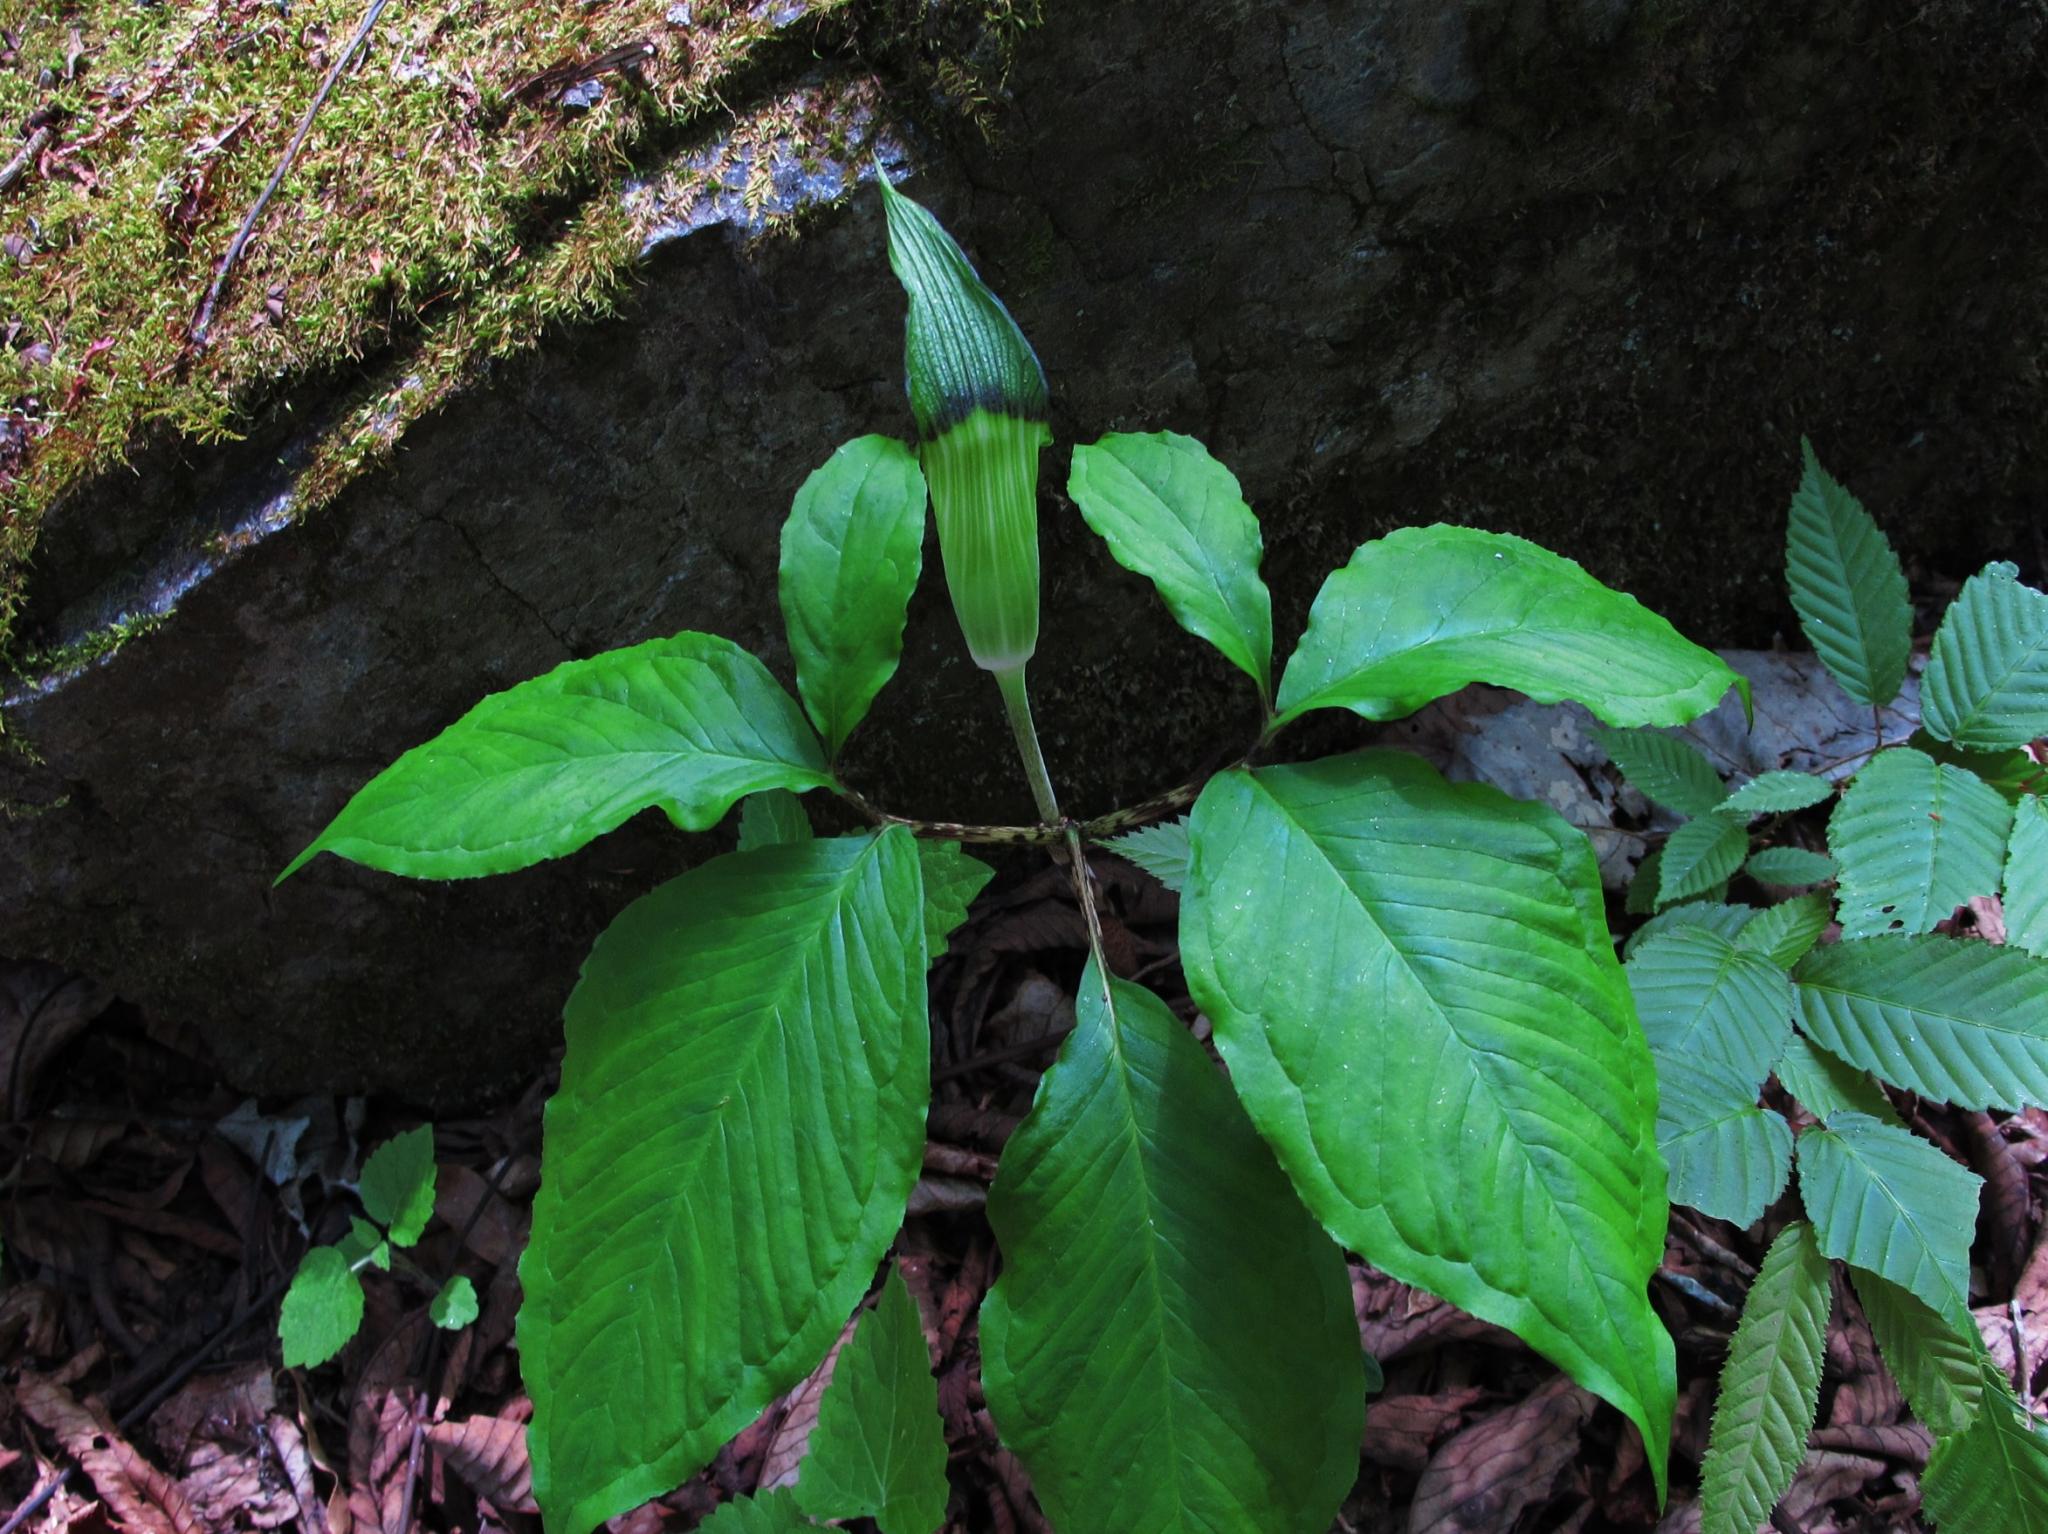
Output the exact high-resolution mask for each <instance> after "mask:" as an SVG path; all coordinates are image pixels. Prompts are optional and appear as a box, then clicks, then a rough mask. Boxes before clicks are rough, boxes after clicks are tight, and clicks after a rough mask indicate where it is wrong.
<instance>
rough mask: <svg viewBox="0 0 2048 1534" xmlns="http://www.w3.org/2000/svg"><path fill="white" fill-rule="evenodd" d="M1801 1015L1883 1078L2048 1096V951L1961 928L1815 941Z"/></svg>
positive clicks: (1991, 1098)
mask: <svg viewBox="0 0 2048 1534" xmlns="http://www.w3.org/2000/svg"><path fill="white" fill-rule="evenodd" d="M1792 978H1793V981H1794V982H1795V987H1796V991H1797V998H1798V1005H1799V1026H1800V1027H1801V1029H1803V1030H1804V1031H1805V1032H1806V1033H1807V1034H1808V1035H1809V1036H1810V1037H1811V1038H1812V1039H1813V1041H1814V1042H1815V1043H1816V1044H1818V1045H1820V1046H1821V1047H1822V1048H1823V1049H1826V1050H1829V1051H1831V1052H1833V1053H1834V1054H1837V1055H1840V1056H1841V1057H1842V1058H1843V1059H1844V1060H1847V1061H1848V1062H1849V1063H1850V1064H1851V1065H1854V1066H1858V1067H1860V1068H1861V1069H1863V1070H1866V1071H1869V1072H1871V1073H1872V1074H1874V1075H1875V1076H1877V1077H1878V1079H1880V1080H1882V1081H1887V1082H1889V1083H1891V1084H1892V1085H1893V1086H1895V1087H1904V1088H1905V1089H1906V1090H1907V1091H1909V1092H1918V1093H1920V1094H1921V1095H1922V1096H1923V1097H1932V1098H1938V1099H1939V1100H1941V1101H1942V1102H1947V1103H1954V1104H1955V1105H1956V1106H1957V1107H1962V1108H2005V1109H2009V1110H2014V1111H2017V1110H2018V1109H2020V1108H2025V1107H2038V1106H2042V1105H2048V960H2043V959H2037V958H2033V957H2032V956H2030V955H2028V954H2024V953H2021V952H2020V951H2019V950H2018V949H2015V948H1999V947H1995V946H1993V945H1992V944H1990V943H1980V942H1968V941H1963V940H1960V939H1956V938H1948V937H1939V936H1934V935H1926V936H1921V937H1874V938H1864V939H1862V940H1860V941H1858V942H1853V943H1831V944H1829V945H1827V946H1826V947H1824V948H1816V949H1815V950H1814V951H1813V952H1812V953H1810V954H1808V955H1807V956H1806V957H1805V958H1804V959H1802V960H1801V961H1800V963H1799V967H1798V968H1797V969H1796V970H1795V971H1793V976H1792Z"/></svg>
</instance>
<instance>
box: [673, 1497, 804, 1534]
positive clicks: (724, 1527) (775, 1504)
mask: <svg viewBox="0 0 2048 1534" xmlns="http://www.w3.org/2000/svg"><path fill="white" fill-rule="evenodd" d="M816 1527H817V1525H816V1524H814V1523H812V1522H811V1521H810V1519H808V1518H806V1517H805V1516H804V1515H803V1514H802V1512H800V1511H799V1510H798V1508H797V1505H796V1494H795V1493H794V1492H793V1491H792V1490H791V1489H790V1488H789V1487H787V1486H783V1487H778V1488H777V1489H775V1490H774V1491H764V1492H762V1493H761V1494H760V1495H759V1496H754V1497H735V1498H733V1500H732V1501H730V1502H721V1503H719V1504H718V1506H717V1507H716V1508H714V1509H713V1510H712V1513H711V1516H710V1517H709V1518H706V1519H705V1520H704V1521H703V1522H702V1523H700V1524H698V1525H697V1534H797V1531H798V1530H801V1529H815V1528H816Z"/></svg>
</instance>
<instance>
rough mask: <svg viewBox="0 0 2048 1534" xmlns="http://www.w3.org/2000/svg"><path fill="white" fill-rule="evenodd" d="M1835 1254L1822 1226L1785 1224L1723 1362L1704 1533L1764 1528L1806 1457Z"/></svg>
mask: <svg viewBox="0 0 2048 1534" xmlns="http://www.w3.org/2000/svg"><path fill="white" fill-rule="evenodd" d="M1829 1299H1830V1292H1829V1287H1828V1262H1827V1259H1826V1258H1825V1257H1823V1256H1822V1255H1821V1253H1820V1248H1819V1247H1818V1246H1817V1245H1815V1244H1814V1237H1813V1227H1812V1226H1810V1225H1808V1224H1806V1223H1805V1221H1803V1220H1795V1221H1793V1222H1792V1223H1791V1224H1790V1225H1787V1226H1786V1227H1785V1228H1784V1229H1783V1230H1782V1231H1780V1232H1779V1233H1778V1239H1777V1240H1775V1241H1773V1242H1772V1243H1771V1249H1770V1251H1769V1252H1767V1253H1766V1254H1765V1256H1764V1264H1763V1267H1762V1268H1761V1269H1760V1270H1759V1271H1758V1273H1757V1276H1756V1282H1755V1284H1753V1285H1752V1286H1751V1287H1750V1291H1749V1298H1748V1299H1747V1300H1746V1301H1745V1302H1744V1303H1743V1306H1742V1321H1741V1324H1740V1325H1738V1326H1737V1327H1736V1328H1735V1340H1734V1341H1733V1342H1732V1343H1731V1344H1730V1345H1729V1348H1728V1362H1727V1364H1726V1365H1725V1366H1724V1367H1723V1368H1722V1370H1721V1390H1720V1396H1719V1398H1718V1399H1717V1400H1716V1401H1715V1403H1714V1425H1713V1428H1712V1430H1711V1432H1710V1434H1709V1436H1708V1438H1707V1457H1706V1461H1705V1463H1704V1464H1703V1465H1702V1467H1701V1472H1700V1531H1701V1534H1756V1530H1757V1529H1758V1528H1759V1527H1760V1526H1761V1525H1762V1524H1763V1523H1764V1522H1765V1520H1766V1519H1768V1518H1769V1517H1770V1512H1771V1509H1772V1508H1773V1507H1774V1506H1776V1504H1777V1501H1778V1499H1779V1498H1780V1497H1782V1496H1784V1495H1785V1491H1786V1488H1788V1487H1789V1486H1791V1484H1792V1477H1793V1476H1794V1475H1795V1474H1797V1473H1798V1470H1799V1462H1800V1461H1801V1460H1802V1459H1804V1458H1805V1457H1806V1436H1807V1434H1808V1433H1810V1432H1812V1431H1813V1419H1814V1413H1815V1411H1816V1410H1817V1409H1818V1407H1819V1405H1820V1366H1821V1357H1822V1354H1823V1353H1825V1351H1826V1349H1827V1331H1828V1306H1829Z"/></svg>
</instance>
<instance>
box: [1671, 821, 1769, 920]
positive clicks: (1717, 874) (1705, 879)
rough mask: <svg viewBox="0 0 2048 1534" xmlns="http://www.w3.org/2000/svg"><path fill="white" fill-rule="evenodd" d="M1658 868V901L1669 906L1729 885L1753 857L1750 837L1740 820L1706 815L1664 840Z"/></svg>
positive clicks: (1690, 822)
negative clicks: (1733, 877)
mask: <svg viewBox="0 0 2048 1534" xmlns="http://www.w3.org/2000/svg"><path fill="white" fill-rule="evenodd" d="M1663 852H1664V855H1663V857H1662V858H1661V859H1660V860H1659V861H1658V864H1657V900H1658V902H1659V903H1660V904H1663V905H1669V904H1670V903H1671V902H1672V901H1674V900H1683V899H1685V898H1686V896H1688V895H1699V894H1704V893H1705V892H1706V891H1708V890H1710V889H1712V888H1714V886H1715V885H1717V884H1725V883H1726V882H1727V881H1728V880H1729V879H1730V878H1731V877H1732V876H1733V875H1734V873H1735V871H1736V870H1737V869H1739V868H1740V867H1742V860H1743V858H1744V857H1746V856H1747V855H1748V853H1749V833H1748V832H1747V831H1745V830H1744V829H1743V828H1742V822H1741V821H1739V820H1728V819H1723V818H1722V817H1721V816H1719V815H1702V816H1701V817H1700V818H1699V819H1698V820H1688V821H1687V822H1686V823H1685V824H1684V825H1682V826H1680V827H1679V828H1678V829H1677V830H1675V831H1673V832H1672V833H1671V834H1670V835H1669V836H1668V837H1666V838H1665V839H1664V848H1663Z"/></svg>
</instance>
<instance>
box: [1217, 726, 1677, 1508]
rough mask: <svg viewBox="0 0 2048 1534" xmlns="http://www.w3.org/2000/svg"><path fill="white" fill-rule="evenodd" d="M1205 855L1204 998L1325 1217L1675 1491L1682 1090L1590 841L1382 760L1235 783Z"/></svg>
mask: <svg viewBox="0 0 2048 1534" xmlns="http://www.w3.org/2000/svg"><path fill="white" fill-rule="evenodd" d="M1190 839H1191V841H1192V843H1193V847H1194V863H1193V867H1192V870H1191V874H1190V879H1189V884H1188V890H1187V894H1186V895H1185V896H1184V897H1183V901H1182V905H1181V943H1182V955H1183V961H1184V963H1185V965H1186V967H1187V974H1188V983H1189V987H1190V989H1191V990H1192V992H1193V994H1194V996H1195V998H1196V1000H1197V1002H1198V1003H1199V1004H1200V1005H1201V1007H1202V1009H1203V1010H1204V1011H1205V1012H1207V1013H1208V1015H1209V1017H1210V1018H1211V1019H1212V1020H1213V1021H1214V1023H1215V1028H1216V1041H1217V1044H1218V1046H1219V1047H1220V1049H1221V1050H1222V1052H1223V1056H1224V1059H1225V1060H1226V1061H1227V1062H1228V1063H1229V1065H1230V1069H1231V1078H1232V1081H1233V1084H1234V1085H1235V1086H1236V1088H1237V1091H1238V1095H1239V1096H1240V1097H1241V1098H1242V1099H1243V1100H1244V1103H1245V1106H1246V1107H1247V1108H1249V1109H1250V1111H1251V1115H1252V1119H1253V1122H1255V1123H1256V1124H1257V1125H1258V1126H1259V1130H1260V1132H1261V1133H1262V1134H1263V1135H1264V1136H1265V1138H1266V1140H1267V1142H1268V1143H1269V1144H1271V1145H1272V1146H1273V1148H1274V1150H1275V1151H1276V1153H1277V1154H1278V1155H1279V1157H1280V1162H1281V1165H1282V1166H1283V1167H1285V1168H1286V1170H1287V1172H1288V1174H1289V1176H1291V1177H1292V1178H1293V1180H1294V1185H1295V1187H1296V1189H1297V1190H1298V1191H1299V1192H1300V1193H1301V1195H1302V1198H1303V1201H1304V1202H1306V1203H1307V1205H1308V1206H1309V1209H1310V1210H1311V1212H1313V1213H1314V1214H1315V1215H1316V1216H1317V1217H1318V1218H1319V1219H1321V1220H1322V1222H1323V1224H1324V1225H1325V1226H1326V1227H1327V1228H1328V1229H1329V1230H1330V1232H1331V1233H1332V1234H1333V1235H1334V1236H1336V1238H1337V1239H1338V1240H1339V1241H1340V1242H1342V1243H1343V1244H1344V1245H1345V1246H1347V1247H1350V1248H1351V1249H1352V1250H1354V1251H1356V1252H1358V1253H1360V1254H1361V1255H1363V1256H1364V1257H1366V1258H1367V1260H1369V1261H1371V1262H1373V1263H1375V1264H1376V1265H1378V1266H1379V1267H1381V1268H1383V1269H1385V1270H1386V1271H1387V1272H1389V1273H1391V1274H1393V1275H1394V1276H1395V1277H1397V1278H1400V1279H1402V1280H1403V1281H1405V1282H1408V1283H1412V1284H1417V1285H1420V1286H1421V1287H1424V1288H1427V1289H1429V1290H1431V1291H1433V1292H1434V1293H1436V1294H1439V1295H1441V1296H1442V1297H1443V1298H1445V1299H1447V1300H1449V1301H1451V1302H1452V1303H1453V1304H1456V1305H1458V1306H1461V1307H1462V1308H1464V1309H1465V1310H1468V1311H1470V1312H1472V1313H1473V1314H1474V1315H1477V1316H1480V1317H1483V1318H1484V1319H1486V1320H1489V1321H1493V1322H1495V1323H1496V1324H1498V1325H1501V1326H1505V1327H1508V1328H1509V1329H1511V1330H1513V1331H1514V1332H1516V1333H1517V1334H1518V1335H1520V1336H1521V1337H1522V1338H1523V1339H1524V1340H1526V1341H1527V1342H1529V1343H1530V1344H1531V1345H1532V1346H1534V1347H1536V1348H1537V1349H1539V1350H1540V1351H1542V1352H1543V1353H1544V1354H1545V1355H1546V1356H1548V1357H1550V1358H1551V1359H1553V1360H1555V1361H1556V1362H1557V1363H1559V1364H1560V1365H1561V1366H1562V1367H1563V1368H1564V1369H1565V1370H1566V1371H1567V1372H1568V1373H1570V1374H1571V1376H1572V1377H1573V1378H1574V1379H1576V1380H1577V1381H1579V1382H1580V1383H1581V1384H1583V1385H1585V1386H1586V1388H1588V1389H1589V1390H1592V1391H1594V1392H1596V1393H1597V1394H1599V1395H1601V1396H1603V1397H1604V1398H1606V1399H1607V1400H1609V1401H1611V1402H1613V1403H1614V1404H1615V1405H1616V1406H1617V1407H1619V1408H1620V1409H1621V1410H1622V1411H1623V1412H1624V1413H1625V1414H1626V1415H1627V1416H1629V1417H1630V1418H1631V1419H1632V1420H1633V1421H1634V1422H1635V1423H1636V1424H1637V1426H1638V1427H1639V1428H1641V1429H1642V1431H1643V1436H1644V1440H1645V1442H1646V1444H1647V1446H1648V1452H1649V1460H1650V1464H1651V1466H1652V1467H1653V1470H1654V1472H1655V1473H1656V1475H1657V1476H1658V1478H1659V1485H1660V1486H1661V1485H1662V1477H1663V1474H1664V1470H1665V1456H1666V1449H1667V1446H1668V1441H1669V1432H1670V1420H1671V1409H1672V1397H1673V1390H1674V1374H1673V1355H1672V1346H1671V1340H1670V1338H1669V1337H1668V1336H1667V1335H1666V1333H1665V1331H1664V1329H1663V1327H1662V1326H1661V1325H1660V1324H1659V1323H1658V1321H1657V1319H1656V1316H1655V1314H1654V1313H1653V1312H1652V1311H1651V1309H1650V1306H1649V1302H1648V1299H1647V1296H1646V1294H1645V1289H1646V1286H1647V1285H1648V1283H1649V1278H1650V1274H1651V1273H1652V1272H1653V1271H1654V1270H1655V1269H1656V1267H1657V1265H1658V1263H1659V1261H1660V1260H1661V1258H1662V1254H1663V1239H1664V1226H1665V1220H1666V1214H1667V1210H1666V1205H1665V1199H1664V1178H1663V1172H1662V1168H1661V1167H1660V1166H1659V1163H1658V1157H1657V1152H1656V1144H1655V1127H1656V1126H1655V1101H1656V1099H1655V1091H1656V1084H1655V1079H1654V1075H1653V1071H1652V1067H1651V1063H1650V1057H1649V1050H1648V1047H1647V1046H1646V1045H1645V1044H1644V1042H1643V1036H1642V1032H1641V1030H1640V1029H1639V1028H1638V1027H1637V1026H1636V1022H1635V1017H1634V1008H1633V1006H1632V1005H1631V1002H1630V999H1629V994H1628V987H1627V983H1626V981H1625V980H1624V979H1623V977H1622V975H1621V971H1620V966H1619V965H1617V964H1616V963H1615V960H1614V955H1613V948H1612V943H1611V939H1610V938H1609V936H1608V932H1607V923H1606V916H1605V910H1604V906H1603V900H1602V896H1601V891H1600V879H1599V874H1598V871H1597V869H1596V867H1595V864H1594V860H1593V855H1592V851H1591V849H1590V848H1589V847H1588V845H1587V843H1586V840H1585V838H1584V837H1583V836H1582V835H1580V834H1579V833H1578V832H1577V831H1575V830H1573V829H1572V828H1571V827H1570V826H1568V825H1566V824H1565V822H1564V821H1563V820H1561V819H1560V818H1559V817H1558V816H1557V815H1555V814H1554V813H1552V812H1551V811H1550V810H1548V809H1546V808H1544V807H1543V806H1541V805H1536V804H1524V803H1518V802H1516V801H1514V800H1511V799H1508V798H1507V797H1505V796H1504V795H1502V794H1500V793H1499V792H1497V791H1495V790H1493V789H1491V788H1487V787H1484V786H1483V785H1479V784H1458V785H1452V784H1449V783H1446V782H1444V781H1443V779H1442V778H1440V777H1438V776H1437V774H1436V773H1435V771H1434V770H1433V769H1431V768H1430V767H1428V766H1427V765H1425V764H1424V763H1422V762H1420V761H1417V760H1416V759H1414V758H1413V757H1409V756H1406V755H1403V754H1401V753H1399V752H1388V751H1366V752H1360V753H1357V754H1355V755H1351V756H1344V757H1337V758H1333V759H1331V760H1328V761H1323V762H1317V763H1314V764H1312V765H1308V766H1299V767H1272V768H1264V769H1261V770H1259V771H1257V772H1246V771H1242V770H1237V771H1231V772H1225V773H1222V774H1220V775H1218V776H1217V777H1216V778H1214V779H1212V780H1211V781H1210V783H1209V785H1208V787H1207V788H1206V789H1204V790H1203V793H1202V796H1201V798H1200V800H1199V801H1198V802H1197V803H1196V806H1195V810H1194V815H1193V817H1192V821H1191V825H1190ZM1276 911H1280V912H1284V913H1285V919H1284V920H1279V921H1276V920H1275V919H1274V913H1275V912H1276Z"/></svg>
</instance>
